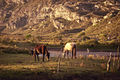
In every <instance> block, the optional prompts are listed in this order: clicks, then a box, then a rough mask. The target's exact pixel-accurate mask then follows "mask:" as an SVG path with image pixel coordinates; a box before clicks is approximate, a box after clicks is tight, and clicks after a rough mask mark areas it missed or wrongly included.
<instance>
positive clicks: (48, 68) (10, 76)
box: [0, 53, 120, 80]
mask: <svg viewBox="0 0 120 80" xmlns="http://www.w3.org/2000/svg"><path fill="white" fill-rule="evenodd" d="M107 61H108V57H105V58H101V57H93V56H92V55H91V56H79V57H77V59H71V58H69V59H63V58H60V59H59V58H58V57H50V61H47V60H45V62H42V57H41V56H40V61H39V62H38V61H37V62H35V61H34V59H33V57H32V55H30V54H23V53H22V54H17V53H16V54H13V53H0V80H120V72H119V71H114V70H113V69H112V68H111V70H110V72H107V71H106V63H107Z"/></svg>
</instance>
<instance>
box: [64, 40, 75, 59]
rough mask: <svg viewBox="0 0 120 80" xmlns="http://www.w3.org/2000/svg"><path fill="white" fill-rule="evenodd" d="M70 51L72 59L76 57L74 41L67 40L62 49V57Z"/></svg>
mask: <svg viewBox="0 0 120 80" xmlns="http://www.w3.org/2000/svg"><path fill="white" fill-rule="evenodd" d="M70 52H71V53H72V59H73V58H76V43H74V42H69V43H66V44H65V47H64V49H63V57H64V58H65V55H66V56H67V57H68V54H69V53H70Z"/></svg>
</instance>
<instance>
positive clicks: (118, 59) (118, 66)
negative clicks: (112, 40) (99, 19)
mask: <svg viewBox="0 0 120 80" xmlns="http://www.w3.org/2000/svg"><path fill="white" fill-rule="evenodd" d="M117 57H118V58H117V68H118V70H120V58H119V46H118V48H117Z"/></svg>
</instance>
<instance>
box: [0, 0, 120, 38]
mask: <svg viewBox="0 0 120 80" xmlns="http://www.w3.org/2000/svg"><path fill="white" fill-rule="evenodd" d="M119 11H120V0H0V33H1V34H3V33H4V34H15V35H28V34H30V35H32V36H37V37H38V36H49V37H50V36H51V35H52V37H56V36H58V35H62V36H64V37H65V38H66V37H71V36H72V37H73V36H74V35H75V36H76V38H80V37H81V36H80V35H79V34H80V33H81V32H85V35H86V36H88V37H90V38H97V39H98V37H96V35H98V34H99V32H100V33H101V32H105V33H108V34H109V35H110V36H113V33H109V31H108V30H109V26H108V27H107V25H109V24H111V27H119V28H120V26H119V25H118V24H120V17H119V13H120V12H119ZM113 17H114V18H115V17H116V18H118V20H119V21H117V20H116V18H115V19H113ZM109 18H111V19H109ZM104 20H105V21H104ZM106 20H108V21H106ZM114 21H117V23H116V22H114ZM103 23H104V25H102V24H103ZM114 24H117V25H114ZM101 25H102V26H101ZM92 26H97V27H98V28H97V29H93V27H92ZM102 27H103V28H106V30H104V29H103V28H102ZM90 28H91V29H90ZM113 29H114V28H113ZM103 30H104V31H103ZM111 30H112V29H111ZM98 31H99V32H98ZM117 31H118V30H117ZM119 31H120V30H119ZM119 31H118V32H119ZM97 32H98V33H97ZM92 33H93V34H92ZM76 34H77V35H76ZM95 34H96V35H95ZM91 35H92V37H91ZM93 35H95V36H93ZM101 35H102V33H101ZM103 35H104V34H103ZM105 35H107V34H105ZM117 35H120V34H117ZM115 36H116V34H115ZM111 39H113V38H111Z"/></svg>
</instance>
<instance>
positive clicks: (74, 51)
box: [73, 47, 76, 59]
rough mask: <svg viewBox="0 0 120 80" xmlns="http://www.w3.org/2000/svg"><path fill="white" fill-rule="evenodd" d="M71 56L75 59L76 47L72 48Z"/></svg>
mask: <svg viewBox="0 0 120 80" xmlns="http://www.w3.org/2000/svg"><path fill="white" fill-rule="evenodd" d="M73 56H74V58H75V59H76V47H74V48H73Z"/></svg>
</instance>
